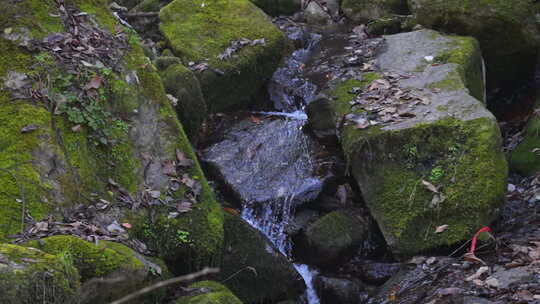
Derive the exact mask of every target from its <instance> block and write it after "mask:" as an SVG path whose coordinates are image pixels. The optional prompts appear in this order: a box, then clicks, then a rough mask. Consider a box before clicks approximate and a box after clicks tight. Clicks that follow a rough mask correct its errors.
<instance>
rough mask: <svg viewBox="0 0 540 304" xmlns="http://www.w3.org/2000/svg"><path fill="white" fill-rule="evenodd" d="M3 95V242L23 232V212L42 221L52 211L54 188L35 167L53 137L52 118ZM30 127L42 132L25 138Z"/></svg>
mask: <svg viewBox="0 0 540 304" xmlns="http://www.w3.org/2000/svg"><path fill="white" fill-rule="evenodd" d="M2 95H3V94H0V124H1V125H2V128H1V129H0V138H2V142H1V143H0V184H2V187H1V189H0V217H1V218H2V221H1V222H0V240H5V237H6V236H7V235H10V234H14V233H17V232H21V229H22V226H21V225H22V223H21V221H22V216H23V214H24V213H23V212H28V213H29V214H30V215H32V217H33V218H36V219H41V218H43V217H44V216H46V214H47V213H48V211H49V210H50V208H51V205H49V204H48V202H47V201H48V192H49V190H51V189H50V186H47V184H43V183H42V180H41V174H40V173H41V172H40V171H39V169H38V168H37V167H36V166H35V164H34V163H33V159H34V158H33V152H34V151H37V150H38V149H39V148H40V142H41V140H40V138H47V137H48V136H50V127H49V126H50V116H49V113H48V112H47V111H46V110H45V109H42V108H39V107H36V106H33V105H30V104H27V103H24V102H13V101H8V99H7V97H6V96H5V95H3V96H2ZM29 124H36V125H38V126H40V129H39V130H36V131H34V132H31V133H28V134H22V135H21V131H20V130H21V129H22V128H23V127H24V126H26V125H29Z"/></svg>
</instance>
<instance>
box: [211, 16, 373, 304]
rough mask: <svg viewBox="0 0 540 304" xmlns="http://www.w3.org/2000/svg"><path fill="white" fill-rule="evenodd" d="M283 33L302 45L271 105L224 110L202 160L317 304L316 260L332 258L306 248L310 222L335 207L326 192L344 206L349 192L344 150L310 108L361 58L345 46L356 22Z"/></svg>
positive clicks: (275, 85) (277, 80)
mask: <svg viewBox="0 0 540 304" xmlns="http://www.w3.org/2000/svg"><path fill="white" fill-rule="evenodd" d="M284 32H285V33H286V34H287V35H288V36H289V38H290V39H291V40H293V41H294V42H295V44H296V46H297V49H296V50H295V51H294V52H293V53H292V54H291V55H290V56H289V57H288V58H286V60H285V61H284V63H283V65H282V66H281V67H280V68H279V69H278V70H277V71H276V72H275V73H274V75H273V77H272V79H271V80H270V81H269V83H268V85H267V90H268V95H267V96H268V101H267V104H270V106H267V107H265V110H264V111H262V110H259V111H256V109H253V111H251V112H249V113H241V112H238V113H233V114H232V115H225V116H224V117H225V118H223V122H222V124H220V125H219V127H217V128H214V129H215V133H216V134H214V137H215V138H214V139H213V140H210V142H209V143H207V144H208V146H207V148H205V149H204V152H203V154H202V160H203V162H204V163H205V165H206V167H207V169H208V170H209V173H210V174H211V175H212V176H214V178H215V180H216V181H217V182H218V184H219V185H220V186H221V187H220V188H222V190H224V191H223V192H225V193H226V195H228V196H229V197H230V198H231V201H235V202H239V204H237V205H238V207H240V208H241V209H242V212H241V216H242V218H243V219H244V221H246V222H247V223H249V224H250V225H251V226H252V227H254V228H256V229H257V230H259V231H260V232H262V233H263V234H264V235H265V236H266V237H267V238H268V240H269V241H270V242H271V243H272V244H273V245H274V247H276V249H277V250H279V251H280V252H281V254H283V255H284V256H286V257H287V258H288V259H289V260H290V261H292V262H293V266H294V268H295V269H296V271H297V272H298V274H299V275H300V276H301V277H302V279H303V280H304V283H305V286H306V292H305V294H304V295H303V296H302V297H301V299H299V301H300V303H307V304H319V303H321V302H325V301H321V300H320V299H319V296H320V292H319V294H318V293H317V290H316V287H315V285H317V284H315V278H317V276H318V275H319V269H318V268H316V267H314V266H312V265H311V263H317V265H318V266H322V265H320V263H321V260H324V259H325V258H327V257H325V256H324V254H323V256H320V255H321V253H317V252H315V251H313V249H312V248H310V247H309V246H307V247H306V244H305V242H303V241H302V240H303V237H304V235H303V232H304V231H305V230H304V229H306V227H307V225H308V224H309V222H312V221H313V220H315V219H317V218H319V217H320V216H322V215H324V214H325V213H328V212H329V211H332V210H335V209H336V207H335V206H336V205H333V207H330V208H328V207H326V208H325V207H324V206H323V205H324V203H321V201H324V198H330V201H332V199H333V202H335V201H338V203H337V204H338V205H339V204H346V203H344V202H343V200H344V199H345V200H346V198H345V196H347V194H346V193H347V191H349V190H345V188H346V187H347V186H346V185H347V183H348V181H347V180H346V178H345V170H344V161H343V159H342V157H341V156H340V155H341V152H340V151H339V148H338V149H336V147H334V146H333V144H329V145H327V144H328V143H327V144H324V143H323V142H322V141H319V140H318V139H316V138H315V136H313V133H312V132H311V131H312V130H310V128H309V126H308V125H307V124H308V120H307V114H306V112H307V110H306V108H307V105H308V104H309V103H310V102H312V101H314V100H315V99H316V98H317V97H318V94H319V93H320V91H321V90H323V89H324V86H325V85H326V84H327V82H328V81H330V80H332V79H336V78H340V79H342V78H343V77H347V78H355V77H358V74H357V73H358V72H355V69H354V68H350V67H351V65H350V64H348V62H349V57H347V56H353V57H355V55H354V54H349V53H350V50H351V49H352V48H348V47H347V45H349V44H350V43H356V42H354V41H351V34H350V33H351V31H350V28H337V29H334V31H332V32H331V33H326V32H325V33H322V34H319V33H316V32H315V31H314V30H313V29H310V28H308V27H302V26H290V27H286V28H285V29H284ZM348 52H349V53H348ZM355 60H356V59H355ZM344 62H347V63H346V64H345V67H343V63H344ZM339 189H341V190H339ZM343 191H345V192H343ZM338 192H341V193H338ZM344 193H345V194H344ZM351 194H352V190H350V191H349V194H348V195H351ZM340 202H341V203H340ZM321 204H322V205H321ZM331 204H335V203H331ZM341 207H343V205H342V206H341ZM338 208H340V207H338ZM300 214H302V215H300ZM368 243H369V241H368ZM363 246H364V247H369V246H368V245H363ZM313 257H315V259H314V258H313ZM298 260H301V261H302V262H297V261H298ZM305 263H308V264H305Z"/></svg>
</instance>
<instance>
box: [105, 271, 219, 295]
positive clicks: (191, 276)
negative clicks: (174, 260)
mask: <svg viewBox="0 0 540 304" xmlns="http://www.w3.org/2000/svg"><path fill="white" fill-rule="evenodd" d="M217 272H219V268H208V267H205V268H204V269H203V270H201V271H197V272H194V273H190V274H186V275H183V276H179V277H176V278H172V279H168V280H165V281H161V282H157V283H156V284H154V285H151V286H148V287H145V288H143V289H139V290H137V291H135V292H133V293H130V294H128V295H127V296H125V297H123V298H121V299H119V300H116V301H113V302H111V303H110V304H122V303H126V302H128V301H131V300H133V299H135V298H137V297H140V296H142V295H144V294H146V293H149V292H151V291H154V290H156V289H158V288H161V287H165V286H168V285H171V284H176V283H180V282H186V281H191V280H194V279H196V278H198V277H202V276H205V275H208V274H212V273H217Z"/></svg>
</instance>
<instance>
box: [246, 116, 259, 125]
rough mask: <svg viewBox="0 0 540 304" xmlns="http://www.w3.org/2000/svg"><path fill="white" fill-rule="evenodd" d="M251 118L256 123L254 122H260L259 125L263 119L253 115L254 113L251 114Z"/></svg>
mask: <svg viewBox="0 0 540 304" xmlns="http://www.w3.org/2000/svg"><path fill="white" fill-rule="evenodd" d="M249 119H250V120H251V122H252V123H254V124H258V125H259V124H261V123H262V119H260V118H259V117H256V116H253V115H251V116H250V117H249Z"/></svg>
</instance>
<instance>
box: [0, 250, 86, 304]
mask: <svg viewBox="0 0 540 304" xmlns="http://www.w3.org/2000/svg"><path fill="white" fill-rule="evenodd" d="M78 288H79V273H78V272H77V269H76V268H75V267H73V262H72V261H71V259H70V257H69V256H68V255H51V254H47V253H45V252H43V251H40V250H38V249H35V248H26V247H22V246H17V245H8V244H0V297H1V299H2V303H5V304H19V303H36V302H39V303H51V304H60V303H77V301H78V299H77V298H76V293H77V290H78Z"/></svg>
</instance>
